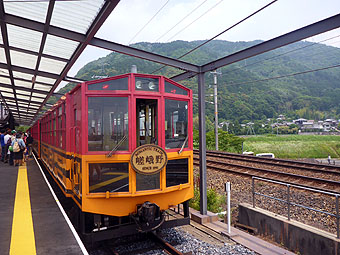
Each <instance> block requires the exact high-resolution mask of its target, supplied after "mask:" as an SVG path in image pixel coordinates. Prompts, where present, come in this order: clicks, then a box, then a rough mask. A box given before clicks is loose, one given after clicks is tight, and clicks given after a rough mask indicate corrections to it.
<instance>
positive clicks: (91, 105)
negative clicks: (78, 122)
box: [88, 97, 129, 151]
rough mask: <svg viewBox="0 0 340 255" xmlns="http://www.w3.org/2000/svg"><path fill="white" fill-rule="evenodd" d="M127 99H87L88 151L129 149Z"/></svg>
mask: <svg viewBox="0 0 340 255" xmlns="http://www.w3.org/2000/svg"><path fill="white" fill-rule="evenodd" d="M128 126H129V119H128V98H127V97H89V98H88V150H89V151H112V150H118V151H126V150H128V149H129V142H128V141H129V139H128V136H129V129H128V128H129V127H128Z"/></svg>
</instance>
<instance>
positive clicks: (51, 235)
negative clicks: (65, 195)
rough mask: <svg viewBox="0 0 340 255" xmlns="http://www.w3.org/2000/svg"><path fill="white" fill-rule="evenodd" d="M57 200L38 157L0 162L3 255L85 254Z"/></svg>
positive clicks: (0, 249) (1, 251) (0, 225)
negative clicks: (18, 162)
mask: <svg viewBox="0 0 340 255" xmlns="http://www.w3.org/2000/svg"><path fill="white" fill-rule="evenodd" d="M56 201H57V200H56V199H55V198H54V197H53V195H52V193H51V192H50V189H49V187H48V186H47V184H46V182H45V180H44V177H43V175H42V173H41V171H40V169H39V166H38V164H37V163H36V161H35V159H34V158H30V159H29V160H28V161H27V162H26V164H25V165H24V166H19V167H18V166H17V167H15V166H10V165H9V164H5V163H3V162H0V208H1V210H0V233H1V234H0V254H11V255H13V254H25V255H26V254H49V255H54V254H84V251H83V250H82V248H81V247H82V244H81V243H79V242H78V241H77V239H76V236H75V235H74V234H73V233H72V230H71V229H70V227H69V225H68V223H67V221H66V219H65V218H64V216H63V214H62V212H61V210H60V209H59V207H58V205H57V202H56ZM85 254H87V252H86V250H85Z"/></svg>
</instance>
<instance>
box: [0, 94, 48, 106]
mask: <svg viewBox="0 0 340 255" xmlns="http://www.w3.org/2000/svg"><path fill="white" fill-rule="evenodd" d="M2 97H3V98H4V99H8V100H13V98H12V97H5V96H2ZM16 101H17V102H24V103H29V102H32V103H33V104H39V105H41V102H38V101H33V100H31V101H30V100H26V99H20V98H17V99H16Z"/></svg>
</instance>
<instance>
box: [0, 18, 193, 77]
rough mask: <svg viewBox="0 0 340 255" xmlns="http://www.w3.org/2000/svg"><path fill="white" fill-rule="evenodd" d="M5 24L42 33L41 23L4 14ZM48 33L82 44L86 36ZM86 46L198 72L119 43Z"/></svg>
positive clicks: (54, 29) (55, 30) (52, 30)
mask: <svg viewBox="0 0 340 255" xmlns="http://www.w3.org/2000/svg"><path fill="white" fill-rule="evenodd" d="M5 22H6V23H9V24H12V25H16V26H21V27H24V28H28V29H32V30H35V31H39V32H44V24H43V23H40V22H37V21H32V20H26V19H24V18H20V17H17V16H14V15H10V14H6V15H5ZM48 33H49V34H51V35H54V36H58V37H62V38H65V39H68V40H73V41H76V42H80V43H84V42H85V41H86V36H84V35H82V34H80V33H77V32H73V31H70V30H67V29H63V28H59V27H54V26H50V27H49V30H48ZM88 44H89V45H92V46H96V47H99V48H103V49H107V50H112V51H116V52H119V53H122V54H125V55H129V56H133V57H137V58H141V59H145V60H149V61H153V62H157V63H160V64H164V65H169V66H173V67H175V68H179V69H181V70H187V71H191V72H193V73H195V74H196V73H197V72H198V71H199V67H198V66H197V65H194V64H191V63H188V62H185V61H181V60H177V59H174V58H170V57H166V56H162V55H159V54H155V53H151V52H147V51H143V50H139V49H136V48H133V47H129V46H125V45H122V44H119V43H114V42H110V41H107V40H103V39H100V38H92V39H91V40H90V41H88Z"/></svg>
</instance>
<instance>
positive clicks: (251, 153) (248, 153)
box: [242, 151, 254, 155]
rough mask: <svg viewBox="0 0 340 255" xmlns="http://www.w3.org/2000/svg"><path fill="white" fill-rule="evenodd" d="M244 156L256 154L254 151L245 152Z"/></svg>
mask: <svg viewBox="0 0 340 255" xmlns="http://www.w3.org/2000/svg"><path fill="white" fill-rule="evenodd" d="M242 154H243V155H254V152H252V151H244V152H243V153H242Z"/></svg>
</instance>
